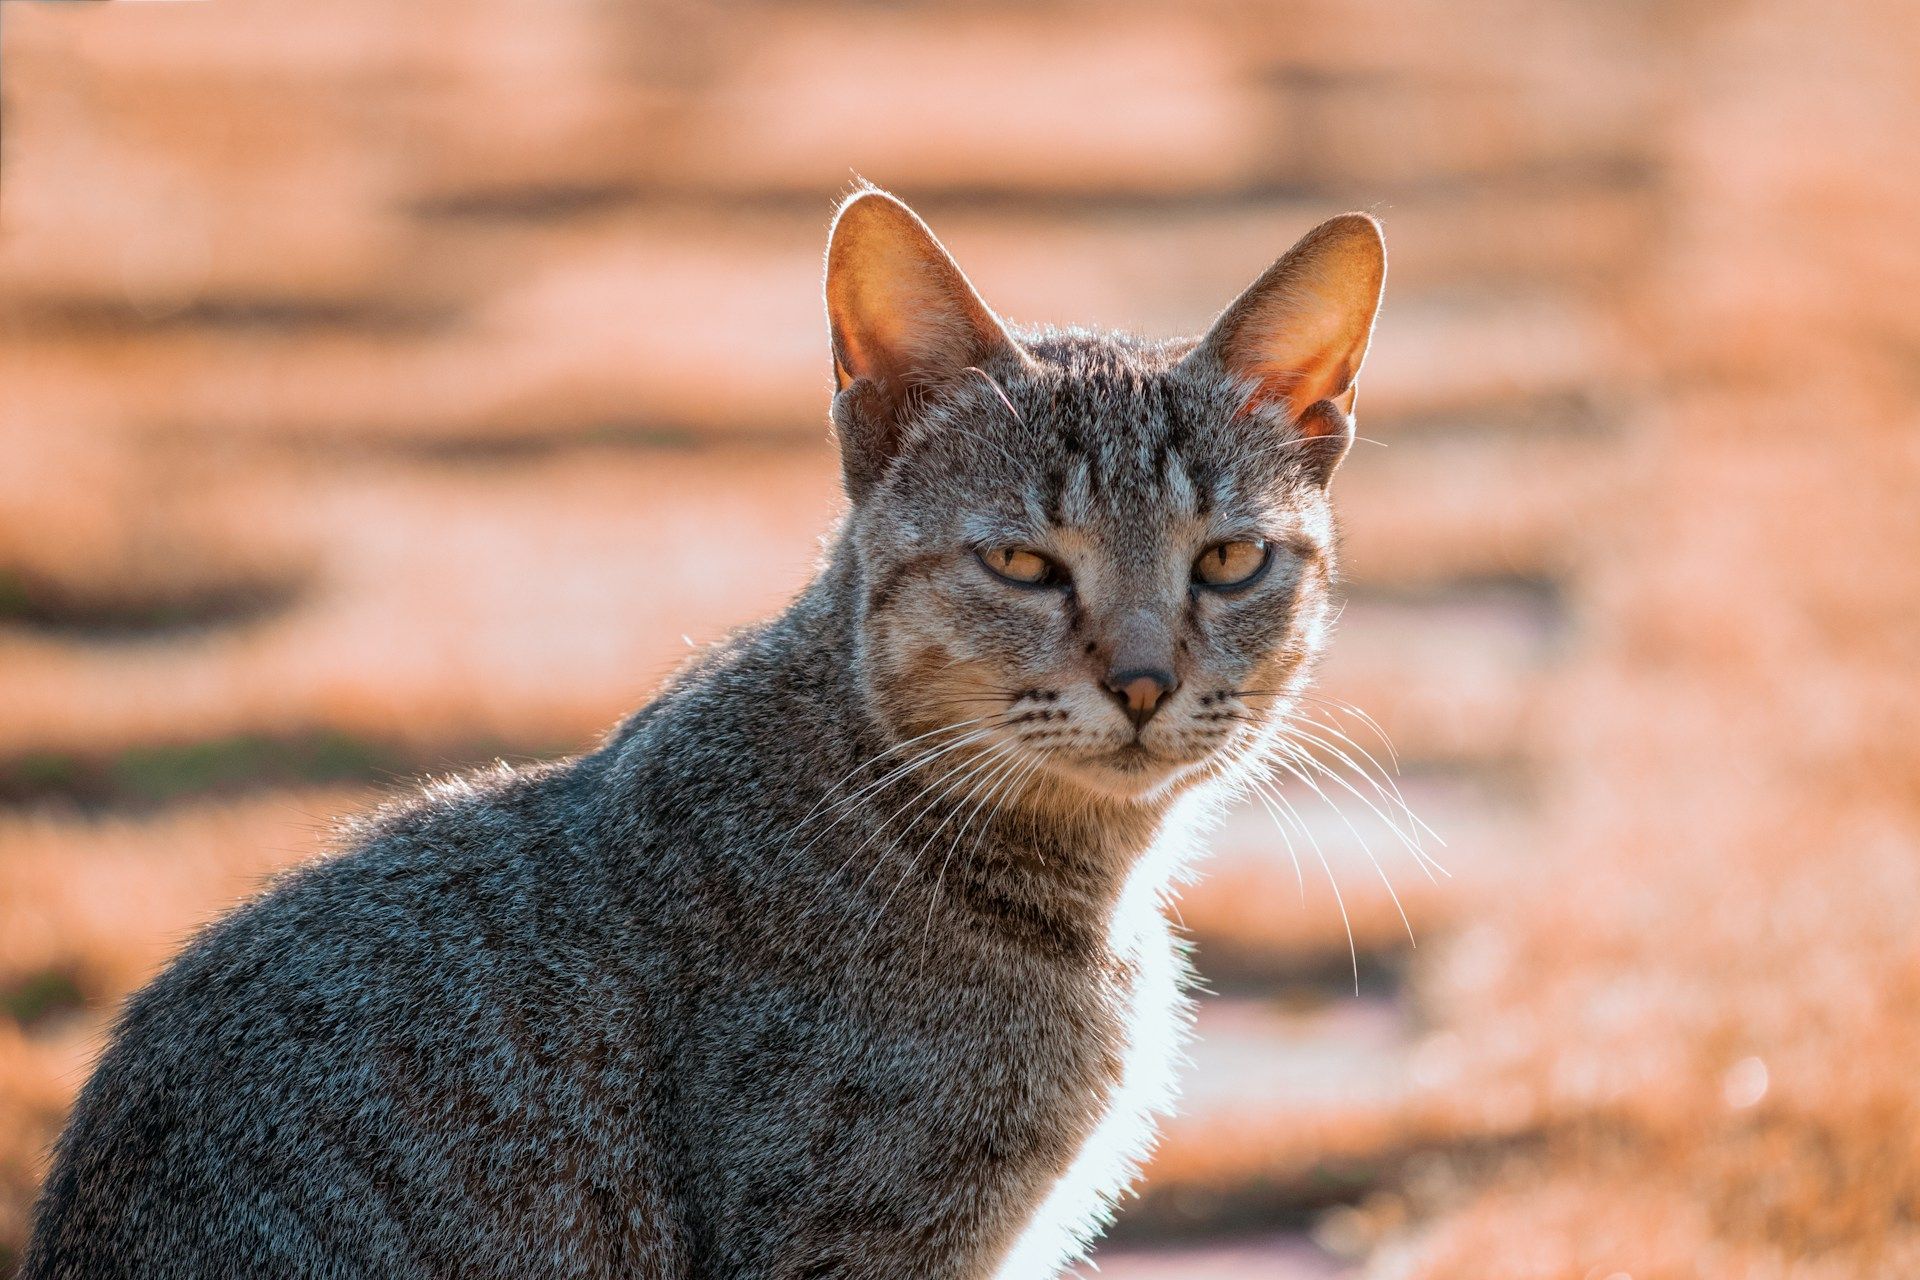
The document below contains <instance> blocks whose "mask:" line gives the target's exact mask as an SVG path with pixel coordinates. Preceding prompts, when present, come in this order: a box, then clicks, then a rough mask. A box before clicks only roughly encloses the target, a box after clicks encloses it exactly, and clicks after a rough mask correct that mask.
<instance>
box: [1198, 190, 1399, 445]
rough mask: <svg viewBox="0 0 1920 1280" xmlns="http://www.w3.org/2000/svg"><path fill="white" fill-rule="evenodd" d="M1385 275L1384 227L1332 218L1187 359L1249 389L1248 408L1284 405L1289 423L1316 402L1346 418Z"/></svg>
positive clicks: (1225, 315)
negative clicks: (1250, 404)
mask: <svg viewBox="0 0 1920 1280" xmlns="http://www.w3.org/2000/svg"><path fill="white" fill-rule="evenodd" d="M1386 275H1387V248H1386V241H1385V239H1384V237H1383V236H1382V235H1381V232H1380V224H1379V223H1378V222H1376V221H1375V220H1374V219H1373V218H1372V217H1370V216H1369V215H1367V214H1364V213H1344V214H1341V215H1340V216H1339V217H1337V218H1331V219H1329V220H1327V221H1326V222H1323V223H1321V224H1320V225H1319V226H1317V227H1315V228H1314V229H1313V230H1312V231H1309V232H1308V233H1307V234H1306V235H1305V236H1303V237H1302V238H1301V240H1300V243H1298V244H1296V245H1294V247H1293V248H1292V249H1289V250H1288V251H1287V253H1286V254H1285V255H1284V256H1282V257H1281V258H1280V260H1279V261H1278V262H1275V263H1274V264H1273V265H1272V266H1271V267H1269V268H1267V270H1266V271H1265V273H1263V274H1262V275H1261V276H1260V278H1259V279H1258V280H1255V281H1254V282H1253V284H1252V286H1251V287H1250V288H1248V289H1247V291H1246V292H1245V293H1243V294H1241V295H1240V297H1239V298H1237V299H1235V301H1234V302H1233V304H1232V305H1231V306H1229V307H1228V308H1227V309H1226V310H1225V311H1224V312H1222V313H1221V315H1220V318H1219V319H1218V320H1217V321H1215V322H1214V326H1213V328H1212V329H1211V330H1210V331H1209V332H1208V333H1207V336H1206V337H1205V338H1202V339H1201V340H1200V344H1199V346H1198V347H1196V348H1195V349H1194V352H1193V354H1192V355H1190V356H1189V357H1188V360H1189V361H1193V362H1206V363H1210V364H1212V365H1214V366H1216V367H1217V368H1218V369H1219V370H1221V371H1222V372H1224V373H1226V374H1227V375H1228V376H1229V377H1232V378H1235V379H1237V380H1240V381H1243V382H1246V383H1248V384H1250V385H1251V387H1252V392H1253V403H1255V404H1269V405H1279V406H1282V407H1284V409H1285V411H1286V414H1287V416H1288V418H1289V419H1293V420H1298V419H1300V418H1302V416H1303V415H1305V414H1306V411H1307V410H1308V409H1309V408H1310V407H1312V406H1314V405H1317V404H1319V403H1320V402H1321V401H1331V402H1333V403H1332V407H1333V408H1335V409H1337V410H1339V411H1340V412H1341V416H1342V417H1344V416H1345V415H1346V414H1347V413H1349V412H1350V411H1351V409H1352V405H1353V388H1354V380H1355V379H1356V378H1357V377H1358V376H1359V373H1360V365H1361V362H1362V361H1363V360H1364V359H1365V358H1366V354H1367V346H1368V344H1369V342H1371V341H1372V338H1373V321H1374V316H1375V315H1376V314H1377V313H1378V312H1379V310H1380V295H1381V291H1382V289H1383V288H1384V286H1385V284H1386ZM1302 426H1303V427H1304V426H1305V424H1304V423H1302ZM1348 429H1349V430H1350V429H1351V426H1350V424H1349V427H1348Z"/></svg>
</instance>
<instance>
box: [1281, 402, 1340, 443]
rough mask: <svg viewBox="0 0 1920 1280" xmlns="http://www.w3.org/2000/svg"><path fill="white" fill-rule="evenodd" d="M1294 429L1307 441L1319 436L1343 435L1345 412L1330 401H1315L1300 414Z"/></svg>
mask: <svg viewBox="0 0 1920 1280" xmlns="http://www.w3.org/2000/svg"><path fill="white" fill-rule="evenodd" d="M1293 425H1294V429H1295V430H1296V431H1298V432H1299V433H1300V434H1301V435H1302V436H1304V437H1306V438H1308V439H1317V438H1318V437H1320V436H1331V435H1344V434H1345V433H1346V430H1347V414H1346V410H1344V409H1342V408H1341V407H1340V405H1338V404H1336V403H1335V402H1334V401H1332V400H1316V401H1314V402H1313V403H1312V404H1310V405H1308V406H1307V407H1306V409H1305V411H1304V412H1302V413H1301V414H1300V417H1299V420H1298V421H1296V422H1295V423H1294V424H1293Z"/></svg>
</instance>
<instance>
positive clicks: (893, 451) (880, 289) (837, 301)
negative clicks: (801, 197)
mask: <svg viewBox="0 0 1920 1280" xmlns="http://www.w3.org/2000/svg"><path fill="white" fill-rule="evenodd" d="M827 323H828V326H829V328H830V330H831V332H832V335H833V377H834V390H835V395H834V398H833V422H834V429H835V430H836V432H837V433H838V434H839V437H840V460H841V466H842V468H843V470H844V471H845V473H846V483H847V492H848V494H849V495H851V496H852V497H853V498H855V499H856V500H857V499H858V498H859V497H860V496H861V494H863V493H864V492H865V491H866V490H867V488H868V487H869V486H871V485H872V484H873V483H874V482H875V481H877V480H878V479H879V478H880V476H881V475H882V474H884V473H885V471H886V468H887V464H888V463H890V462H892V461H893V459H894V458H895V457H896V456H897V455H898V453H899V450H900V443H901V436H902V433H903V431H904V428H905V425H906V422H907V419H908V418H909V417H910V415H911V414H912V413H913V411H914V409H915V407H916V405H917V403H918V401H919V399H920V397H923V396H925V395H926V394H928V393H929V392H931V391H932V390H934V389H936V388H938V387H940V386H942V385H943V384H946V383H950V382H954V381H957V380H958V379H960V378H961V377H963V376H965V374H966V372H967V370H968V368H969V367H970V366H971V367H973V368H979V367H981V366H983V365H985V364H987V363H988V362H990V361H994V360H997V359H1000V358H1006V357H1010V358H1013V359H1016V360H1017V359H1020V358H1021V357H1020V355H1019V348H1018V347H1017V346H1016V345H1015V343H1014V341H1013V339H1012V338H1011V337H1009V336H1008V334H1007V331H1006V327H1005V326H1004V325H1002V324H1001V323H1000V320H999V317H997V316H995V315H994V314H993V312H992V311H990V310H989V309H988V308H987V304H986V303H984V302H982V301H981V300H980V295H979V294H978V293H976V292H974V288H973V285H972V284H970V283H968V281H967V277H966V276H965V275H964V274H963V273H962V272H961V270H960V268H959V267H958V266H957V265H956V264H955V263H954V261H953V258H952V257H951V256H949V255H948V253H947V251H946V250H945V249H944V248H942V247H941V245H940V242H939V241H938V240H936V239H935V238H934V235H933V232H931V231H929V230H928V229H927V224H926V223H924V222H922V221H921V220H920V218H919V215H917V214H915V213H914V211H913V210H911V209H909V208H908V207H907V206H906V205H905V204H903V203H901V202H900V201H899V200H897V199H895V198H894V197H893V196H891V195H889V194H887V193H886V192H884V191H880V190H877V189H873V188H868V189H866V190H863V191H859V192H856V193H855V194H854V195H852V196H851V197H849V198H848V199H847V201H846V202H845V203H844V204H842V205H841V206H840V211H839V213H838V214H837V215H836V216H835V218H834V220H833V235H832V237H831V239H830V240H829V242H828V245H827Z"/></svg>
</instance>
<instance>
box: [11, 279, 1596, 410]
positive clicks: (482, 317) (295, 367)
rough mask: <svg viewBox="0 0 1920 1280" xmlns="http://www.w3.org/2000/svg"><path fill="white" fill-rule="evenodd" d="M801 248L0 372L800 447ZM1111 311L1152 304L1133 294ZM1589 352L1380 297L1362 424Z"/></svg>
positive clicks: (812, 330) (33, 389)
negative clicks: (397, 327) (448, 307)
mask: <svg viewBox="0 0 1920 1280" xmlns="http://www.w3.org/2000/svg"><path fill="white" fill-rule="evenodd" d="M818 252H819V251H818V248H817V247H816V248H814V249H813V250H812V251H811V252H809V253H807V254H804V255H803V254H800V253H797V252H796V253H783V254H778V255H773V256H769V257H761V258H755V257H753V256H751V255H749V254H747V253H744V252H742V251H741V247H740V246H737V245H729V244H727V243H725V242H717V243H716V242H707V241H701V242H697V243H681V244H673V243H669V242H666V241H651V242H644V243H642V242H635V243H629V244H624V245H622V246H621V247H620V248H619V250H618V252H617V254H609V255H593V256H586V255H569V256H567V257H566V258H565V259H564V261H560V262H556V263H555V264H553V265H552V267H551V269H549V270H545V271H543V272H541V273H540V274H538V275H536V276H534V277H532V278H529V279H527V280H523V281H521V282H520V283H519V284H517V285H516V286H514V287H512V288H504V289H503V290H502V291H501V292H499V293H498V294H497V295H495V296H494V297H492V298H491V299H490V300H489V301H488V302H487V304H486V305H485V307H484V308H483V309H482V310H481V311H479V312H478V313H476V314H475V315H474V316H472V317H471V318H470V319H468V320H466V321H463V322H462V324H461V325H460V326H459V327H458V328H457V329H455V330H451V331H435V332H427V333H407V332H401V333H392V332H385V331H376V332H368V333H355V332H351V331H348V332H333V331H324V332H319V333H307V332H300V333H281V332H275V331H272V330H262V331H253V332H247V331H230V330H228V331H204V330H202V331H195V330H191V329H186V328H167V329H163V330H159V331H154V332H147V333H140V332H131V333H129V332H121V331H107V332H99V333H86V334H72V335H66V336H62V335H59V334H49V333H45V332H41V331H37V330H26V331H22V330H21V328H20V326H15V330H16V331H15V333H13V334H12V335H10V336H9V340H8V341H7V342H6V343H5V345H4V346H0V376H3V377H4V381H5V383H6V385H7V386H8V390H9V396H10V398H11V400H12V402H13V412H14V413H15V414H17V415H20V416H22V417H23V418H25V419H26V420H30V421H31V420H41V421H71V420H74V419H80V420H87V419H91V420H95V421H106V422H117V423H125V424H127V425H129V426H164V427H180V426H190V427H191V428H192V429H193V430H194V431H196V432H205V433H209V434H213V435H236V436H249V437H258V438H269V439H271V438H296V439H299V438H326V439H342V438H344V439H349V440H351V439H356V438H361V439H374V440H378V439H395V440H422V439H424V440H445V439H466V438H475V439H526V438H528V437H534V438H538V437H540V436H542V435H548V434H552V433H555V432H560V433H573V434H576V435H577V434H578V433H581V432H583V431H590V430H593V429H608V428H617V429H621V430H625V431H629V432H636V433H644V432H647V431H655V432H685V433H693V434H695V435H698V434H702V433H718V434H722V435H724V434H728V433H765V434H769V435H777V436H787V437H800V438H810V439H818V438H819V437H820V435H821V434H823V433H824V423H825V416H826V406H827V377H828V373H827V364H826V360H825V358H824V353H825V347H826V340H825V333H824V323H823V321H822V317H821V315H820V313H819V300H818V299H819V279H818V272H819V258H818ZM962 256H964V251H963V255H962ZM985 267H986V269H978V270H977V271H976V278H977V280H978V282H979V284H980V285H981V287H982V289H983V291H984V292H985V293H986V294H987V296H989V297H993V296H995V295H996V294H999V295H1003V296H1004V295H1006V294H1012V295H1014V296H1013V298H1011V299H1005V300H1003V301H1002V302H1001V304H1000V305H1002V306H1003V307H1006V308H1007V309H1008V310H1009V311H1010V312H1011V313H1013V314H1015V315H1020V314H1026V315H1036V316H1051V317H1056V318H1059V319H1062V320H1067V319H1072V320H1088V319H1092V320H1104V319H1109V318H1112V314H1113V312H1114V311H1115V310H1117V309H1118V308H1117V306H1116V304H1115V303H1114V302H1113V301H1111V300H1110V301H1109V302H1107V303H1105V304H1099V303H1096V302H1090V299H1089V296H1088V294H1087V292H1086V291H1085V290H1084V289H1083V288H1082V285H1081V281H1080V280H1078V279H1062V278H1061V277H1059V276H1057V275H1056V276H1053V277H1047V276H1043V275H1038V274H1036V275H1035V276H1033V277H1031V278H1022V277H1019V276H1016V275H1013V274H1011V273H1007V274H1005V275H1003V271H1004V268H1002V269H992V264H985ZM1258 269H1259V264H1258V263H1255V264H1253V265H1251V266H1250V268H1249V270H1248V271H1247V273H1246V274H1247V276H1248V277H1249V278H1250V277H1251V276H1252V275H1253V274H1255V273H1257V271H1258ZM996 286H999V287H996ZM1221 293H1222V295H1223V298H1222V301H1225V300H1226V299H1227V298H1230V297H1231V291H1230V290H1222V291H1221ZM1023 300H1024V301H1023ZM1009 303H1012V304H1013V305H1009ZM1126 305H1128V306H1130V307H1133V308H1135V314H1136V315H1139V314H1149V315H1152V314H1154V313H1155V312H1156V311H1158V310H1159V309H1158V308H1157V307H1156V306H1155V305H1153V304H1152V303H1151V302H1150V301H1149V300H1148V299H1147V298H1145V297H1142V298H1140V299H1138V300H1137V301H1136V303H1131V304H1126ZM1103 312H1105V313H1106V314H1103ZM1155 318H1156V319H1157V320H1160V321H1161V322H1162V323H1164V322H1165V321H1166V319H1167V317H1165V314H1164V312H1160V314H1159V315H1156V316H1155ZM1168 328H1169V329H1175V328H1176V327H1175V326H1173V325H1168ZM1176 331H1177V330H1176ZM1608 341H1609V339H1608V338H1607V336H1606V335H1605V334H1604V332H1602V330H1601V327H1600V326H1599V324H1598V322H1597V320H1596V317H1595V315H1594V313H1592V312H1590V311H1589V310H1587V309H1585V308H1583V307H1582V306H1580V305H1579V304H1577V303H1575V302H1573V301H1571V300H1569V299H1566V298H1562V297H1556V296H1554V295H1552V294H1521V295H1513V296H1497V297H1491V298H1451V297H1447V298H1421V297H1411V298H1404V299H1400V300H1398V301H1397V302H1396V304H1395V305H1393V306H1389V307H1388V308H1387V311H1386V313H1385V315H1384V317H1383V319H1382V321H1381V325H1380V330H1379V333H1378V335H1377V337H1376V339H1375V342H1374V346H1373V353H1372V355H1371V357H1370V359H1369V362H1368V370H1367V373H1366V376H1365V378H1364V387H1363V391H1362V395H1361V406H1362V412H1363V413H1364V414H1366V415H1369V416H1372V415H1385V416H1393V415H1406V414H1413V413H1421V412H1425V413H1437V412H1450V413H1456V414H1458V413H1462V412H1470V411H1471V410H1473V409H1474V408H1476V407H1486V406H1496V407H1497V406H1499V405H1501V404H1503V403H1511V402H1515V401H1521V402H1524V401H1528V400H1533V399H1539V398H1541V397H1544V396H1550V395H1554V394H1561V393H1566V392H1580V391H1584V390H1586V389H1589V388H1591V387H1594V386H1596V385H1598V384H1599V383H1600V382H1601V371H1602V370H1603V369H1604V368H1606V367H1607V362H1608V361H1609V359H1610V355H1609V350H1608Z"/></svg>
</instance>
